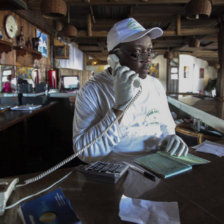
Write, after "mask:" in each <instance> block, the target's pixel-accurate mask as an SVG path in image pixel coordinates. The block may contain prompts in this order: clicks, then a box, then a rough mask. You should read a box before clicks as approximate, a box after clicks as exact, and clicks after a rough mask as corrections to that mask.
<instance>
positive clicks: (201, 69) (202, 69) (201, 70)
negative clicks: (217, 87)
mask: <svg viewBox="0 0 224 224" xmlns="http://www.w3.org/2000/svg"><path fill="white" fill-rule="evenodd" d="M203 78H204V68H200V79H203Z"/></svg>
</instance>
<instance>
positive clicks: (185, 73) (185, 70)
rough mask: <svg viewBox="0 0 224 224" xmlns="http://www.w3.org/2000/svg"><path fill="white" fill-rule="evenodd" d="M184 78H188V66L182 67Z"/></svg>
mask: <svg viewBox="0 0 224 224" xmlns="http://www.w3.org/2000/svg"><path fill="white" fill-rule="evenodd" d="M184 78H185V79H186V78H189V66H184Z"/></svg>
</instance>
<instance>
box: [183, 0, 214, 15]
mask: <svg viewBox="0 0 224 224" xmlns="http://www.w3.org/2000/svg"><path fill="white" fill-rule="evenodd" d="M211 12H212V3H211V0H191V1H190V2H188V3H187V5H186V7H185V13H186V18H187V19H199V16H203V17H209V16H210V15H211Z"/></svg>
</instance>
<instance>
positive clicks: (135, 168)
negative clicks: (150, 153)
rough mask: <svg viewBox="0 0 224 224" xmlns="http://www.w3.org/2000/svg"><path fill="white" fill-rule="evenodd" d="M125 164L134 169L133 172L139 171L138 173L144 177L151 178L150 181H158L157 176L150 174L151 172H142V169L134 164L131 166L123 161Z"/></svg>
mask: <svg viewBox="0 0 224 224" xmlns="http://www.w3.org/2000/svg"><path fill="white" fill-rule="evenodd" d="M123 163H124V164H126V165H128V166H129V167H130V168H131V169H133V170H135V171H137V172H139V173H141V174H143V176H145V177H147V178H149V179H150V180H152V181H155V180H156V178H155V176H154V175H152V174H151V173H149V172H147V171H145V170H142V169H140V168H139V167H137V166H134V165H132V164H130V163H128V162H125V161H123Z"/></svg>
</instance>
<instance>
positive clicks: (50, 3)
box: [40, 0, 67, 19]
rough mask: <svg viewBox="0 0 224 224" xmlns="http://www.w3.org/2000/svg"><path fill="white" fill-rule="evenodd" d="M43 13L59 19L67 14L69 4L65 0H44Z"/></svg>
mask: <svg viewBox="0 0 224 224" xmlns="http://www.w3.org/2000/svg"><path fill="white" fill-rule="evenodd" d="M40 9H41V14H42V15H43V16H44V17H46V18H52V19H57V18H61V17H64V16H66V14H67V5H66V3H65V1H64V0H42V1H41V5H40Z"/></svg>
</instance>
